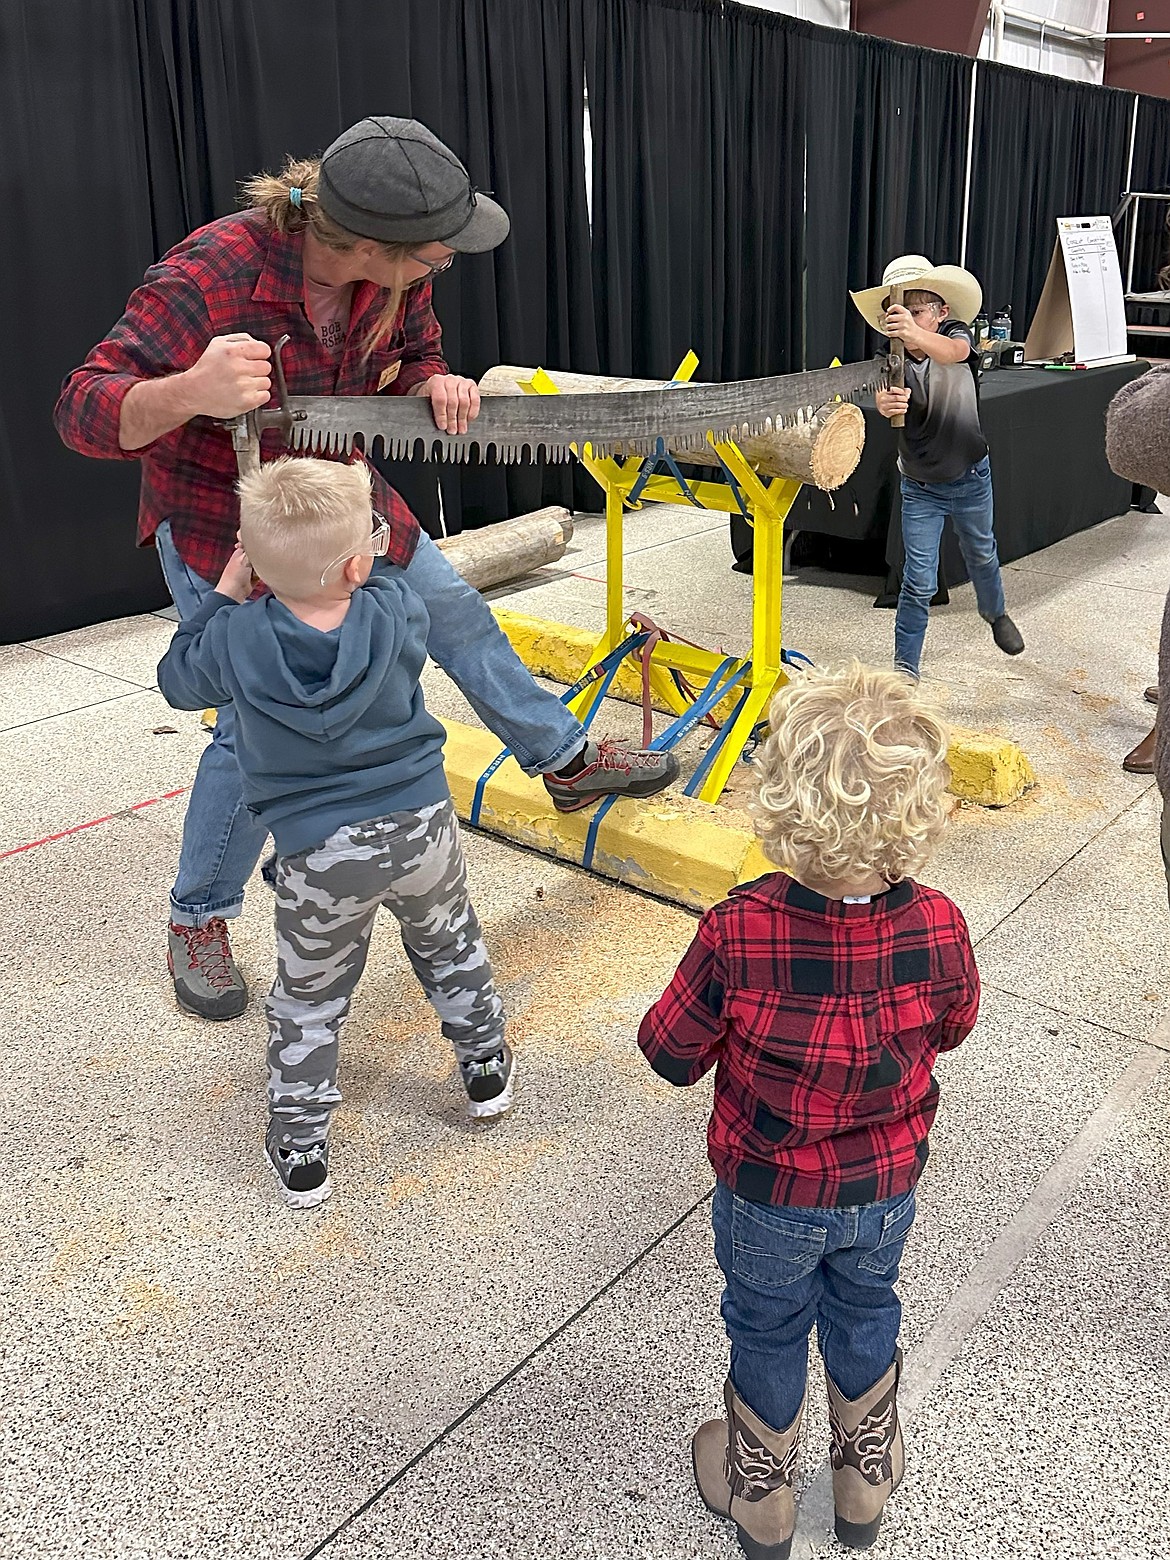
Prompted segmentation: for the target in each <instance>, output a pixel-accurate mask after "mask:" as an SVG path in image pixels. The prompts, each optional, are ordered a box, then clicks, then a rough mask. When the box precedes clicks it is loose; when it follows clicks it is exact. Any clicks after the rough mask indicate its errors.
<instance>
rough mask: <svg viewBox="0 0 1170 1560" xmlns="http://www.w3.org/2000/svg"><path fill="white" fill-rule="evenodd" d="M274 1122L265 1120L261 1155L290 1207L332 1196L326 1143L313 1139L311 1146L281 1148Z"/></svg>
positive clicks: (312, 1205) (316, 1203)
mask: <svg viewBox="0 0 1170 1560" xmlns="http://www.w3.org/2000/svg"><path fill="white" fill-rule="evenodd" d="M277 1131H278V1129H277V1126H276V1123H275V1122H274V1121H270V1122H269V1123H268V1132H267V1134H266V1135H265V1138H264V1157H265V1158H266V1159H267V1161H268V1163H269V1165H270V1166H271V1169H272V1173H273V1175H275V1177H276V1179H277V1180H278V1181H279V1182H280V1190H281V1194H282V1195H283V1197H284V1200H285V1202H286V1203H288V1205H289V1207H290V1208H317V1207H319V1206H320V1204H321V1203H323V1202H324V1201H325V1200H326V1198H328V1197H330V1196H332V1194H333V1188H332V1186H331V1185H330V1184H329V1144H328V1142H321V1143H314V1144H313V1146H312V1148H281V1147H280V1144H279V1143H278V1142H277Z"/></svg>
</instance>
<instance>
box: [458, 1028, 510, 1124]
mask: <svg viewBox="0 0 1170 1560" xmlns="http://www.w3.org/2000/svg"><path fill="white" fill-rule="evenodd" d="M459 1071H460V1072H461V1073H462V1075H463V1087H464V1088H465V1089H466V1090H467V1114H468V1115H469V1116H470V1117H471V1118H472V1120H473V1121H488V1120H490V1119H491V1118H492V1117H493V1116H503V1115H505V1114H506V1113H507V1112H508V1111H510V1110H511V1109H512V1090H513V1087H514V1086H515V1083H516V1059H515V1057H514V1056H513V1055H512V1052H511V1050H510V1048H509V1047H508V1046H506V1045H502V1046H501V1047H500V1049H499V1050H498V1051H496V1052H495V1053H494V1055H492V1056H483V1057H480V1058H479V1059H478V1060H477V1061H466V1062H464V1061H461V1062H460V1063H459Z"/></svg>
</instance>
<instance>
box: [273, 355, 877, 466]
mask: <svg viewBox="0 0 1170 1560" xmlns="http://www.w3.org/2000/svg"><path fill="white" fill-rule="evenodd" d="M885 372H886V363H885V358H884V357H883V358H875V359H871V360H870V361H869V362H865V363H846V364H845V365H844V366H843V367H841V368H821V369H813V370H811V371H810V372H808V373H805V374H783V375H780V376H779V377H777V378H772V379H739V380H735V381H733V382H731V383H729V384H722V385H717V384H707V385H679V386H674V387H668V386H663V388H662V389H660V390H659V389H653V390H630V391H617V392H615V393H614V394H612V395H607V394H598V395H501V396H484V398H483V400H482V402H481V403H480V412H479V416H478V417H477V418H476V420H475V421H474V422H473V423H472V424H471V426H470V428H469V429H468V431H467V432H466V433H464V434H448V433H441V432H440V431H439V430H438V429H437V428H436V427H435V421H434V416H433V414H432V412H431V406H430V402H429V401H427V400H426V399H425V398H420V397H417V396H371V395H346V396H296V395H294V396H290V397H289V400H288V407H289V411H290V412H291V413H292V415H293V418H294V421H293V427H292V434H291V442H292V444H293V445H294V446H295V447H297V448H299V449H305V450H311V451H314V452H315V453H318V454H326V455H339V454H347V453H348V452H349V451H351V450H353V449H355V448H359V447H360V448H361V449H363V450H365V451H366V452H367V453H369V452H372V451H373V449H374V445H375V442H376V441H380V442H381V444H382V447H383V451H384V453H385V454H386V455H387V456H388V457H389V458H391V459H395V460H397V459H401V458H403V457H405V458H408V459H422V460H458V461H462V460H466V459H467V458H468V455H469V454H470V453H471V452H472V451H474V450H478V451H479V453H480V454H481V455H491V456H492V457H494V459H495V460H497V461H500V462H502V463H505V464H509V463H511V462H513V461H518V460H547V461H563V460H567V459H568V458H569V456H570V455H571V454H572V452H573V448H574V446H575V447H577V448H578V449H580V448H581V447H582V446H583V445H585V444H586V443H588V444H589V445H591V446H592V449H593V453H594V454H595V455H650V454H653V453H654V450H655V447H656V445H657V442H658V440H659V439H660V438H661V439H665V440H667V442H668V443H669V444H670V447H671V449H673V450H675V451H676V452H677V451H679V450H687V449H701V448H702V446H703V445H704V444H705V443H706V441H707V436H708V434H711V435H712V436H714V437H715V438H717V439H719V438H729V439H742V438H749V437H756V436H758V435H760V434H764V433H771V432H772V431H773V429H775V428H781V427H792V426H794V425H796V424H798V423H801V422H804V421H805V420H806V419H808V418H809V417H811V416H812V414H813V413H814V412H815V411H816V410H817V408H818V407H821V406H823V405H824V404H825V403H826V402H827V401H831V400H833V399H835V398H836V397H841V398H843V399H846V400H850V399H852V398H853V397H854V396H857V395H860V394H861V393H862V392H863V391H866V390H874V389H877V388H878V387H879V386H880V385H881V384H883V383H884V380H885Z"/></svg>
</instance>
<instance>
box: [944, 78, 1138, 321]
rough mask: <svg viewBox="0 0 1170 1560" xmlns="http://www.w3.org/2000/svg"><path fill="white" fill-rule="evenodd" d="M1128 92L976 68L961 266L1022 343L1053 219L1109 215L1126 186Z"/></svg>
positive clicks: (1052, 237)
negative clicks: (1008, 317)
mask: <svg viewBox="0 0 1170 1560" xmlns="http://www.w3.org/2000/svg"><path fill="white" fill-rule="evenodd" d="M1132 121H1133V93H1131V92H1120V91H1116V90H1114V89H1113V88H1110V87H1092V86H1084V85H1081V84H1080V83H1077V82H1071V81H1059V80H1057V79H1056V78H1055V77H1053V76H1039V75H1034V74H1033V73H1032V72H1031V71H1025V70H1016V69H1014V68H1012V67H1010V66H1007V65H988V64H983V63H981V64H980V65H979V86H978V90H977V93H976V104H975V163H974V168H973V173H972V182H971V219H970V231H969V239H968V246H967V265H968V267H969V269H970V270H972V271H974V273H975V275H976V276H978V278H979V279H980V281H981V282H982V283H983V295H984V299H985V302H986V304H987V306H988V307H989V308H991V309H996V308H1000V307H1002V306H1003V305H1004V304H1009V303H1010V305H1011V310H1012V330H1013V335H1014V336H1015V339H1016V340H1018V341H1022V340H1023V339H1024V337H1025V335H1026V334H1027V330H1028V326H1029V325H1030V324H1031V320H1032V315H1033V314H1034V312H1035V309H1036V305H1037V304H1038V303H1039V301H1040V294H1041V292H1042V291H1043V288H1044V278H1045V276H1047V274H1048V266H1049V262H1050V261H1051V259H1052V250H1053V246H1054V245H1055V243H1056V219H1057V217H1093V216H1102V215H1105V216H1108V215H1111V214H1112V212H1113V211H1114V210H1115V209H1116V207H1117V205H1118V202H1119V200H1120V198H1121V194H1122V189H1123V186H1124V183H1125V170H1126V161H1127V158H1128V154H1129V138H1130V131H1131V128H1132Z"/></svg>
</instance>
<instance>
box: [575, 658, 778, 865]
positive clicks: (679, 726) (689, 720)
mask: <svg viewBox="0 0 1170 1560" xmlns="http://www.w3.org/2000/svg"><path fill="white" fill-rule="evenodd" d="M735 662H736V657H735V656H733V655H729V656H727V657H726V658H725V659H724V660H723V661H721V662H720V663H719V665H718V666H717V667H716V668H715V670H714V671H713V672H712V673H711V676H710V679H709V680H708V682H707V685H706V687H705V688H704V689H703V691H702V693H701V694H700V695H699V697H698V698H697V699H696V700H695V702H694V703H693V704H692V705H691V707H690V709H689V710H687V712H686V714H685V715H680V716H679V717H678V719H677V720H676V721H673V722H672V723H671V724H670V725H669V726H667V728H666V730H665V731H664V732H663V733H662V735H661V736H660V737H655V738H654V741H653V742H651V744H650V751H651V752H652V753H665V752H668V751H669V750H670V749H671V748H672V747H674V746H675V744H676V743H678V742H681V741H682V739H683V737H685V736H686V734H687V732H688V731H690V730H691V728H692V727H694V726H697V725H698V724H699V722H700V721H701V720H702V718H703V716H704V715H706V714H707V712H708V710H711V709H713V708H714V707H715V705H716V704H718V703H719V701H720V699H722V698H723V697H724V695H725V694H728V693H730V692H731V690H732V689H733V688H737V687H738V686H739V684H740V683H741V682H742V681H743V680H744V678H745V677H746V676H747V674H748V673H749V672H750V671H751V662H750V661H745V662H744V663H743V665H742V666H739V667H736V669H735V671H734V672H732V673H731V676H730V677H726V679H725V680H723V679H724V678H725V674H726V673H727V672H728V671H730V670H731V668H732V667H733V666H735ZM616 801H617V797H616V796H607V797H606V798H605V800H604V801H603V802H602V803H601V805H600V806H599V807H598V809H597V811H596V812H595V813H594V814H593V817H592V819H591V820H590V823H589V832H588V834H587V835H586V836H585V853H584V855H583V856H582V858H581V865H582V866H583V867H584V868H585V870H586V871H588V870H589V869H590V868H591V867H592V866H593V853H594V851H595V850H596V848H597V831H598V829H599V827H600V826H601V820H602V819H603V818H604V817H605V815H606V813H607V812H608V811H609V809H610V808H611V807H612V806H613V804H614V802H616Z"/></svg>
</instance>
